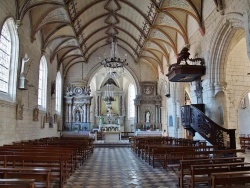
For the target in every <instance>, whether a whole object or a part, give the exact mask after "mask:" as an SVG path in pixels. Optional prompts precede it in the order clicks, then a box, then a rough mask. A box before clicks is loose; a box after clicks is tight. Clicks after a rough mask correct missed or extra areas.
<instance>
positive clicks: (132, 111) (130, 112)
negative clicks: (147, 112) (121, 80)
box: [128, 83, 135, 118]
mask: <svg viewBox="0 0 250 188" xmlns="http://www.w3.org/2000/svg"><path fill="white" fill-rule="evenodd" d="M134 99H135V86H134V84H131V83H130V84H129V86H128V117H129V118H133V117H135V105H134Z"/></svg>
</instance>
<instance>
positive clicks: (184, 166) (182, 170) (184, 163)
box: [177, 157, 245, 187]
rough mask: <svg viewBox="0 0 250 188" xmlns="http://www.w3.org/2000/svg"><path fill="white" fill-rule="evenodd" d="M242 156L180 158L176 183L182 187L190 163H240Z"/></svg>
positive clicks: (189, 168) (242, 160) (188, 171)
mask: <svg viewBox="0 0 250 188" xmlns="http://www.w3.org/2000/svg"><path fill="white" fill-rule="evenodd" d="M244 159H245V158H244V157H230V158H207V159H197V158H195V159H189V160H187V159H185V160H180V166H179V170H178V173H177V175H178V183H179V187H184V182H183V180H184V177H185V176H187V175H191V166H192V165H198V164H199V165H202V164H220V163H240V162H244Z"/></svg>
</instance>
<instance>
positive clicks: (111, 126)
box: [99, 124, 121, 132]
mask: <svg viewBox="0 0 250 188" xmlns="http://www.w3.org/2000/svg"><path fill="white" fill-rule="evenodd" d="M120 130H121V129H120V125H119V124H101V125H99V131H109V132H110V131H114V132H116V131H118V132H120Z"/></svg>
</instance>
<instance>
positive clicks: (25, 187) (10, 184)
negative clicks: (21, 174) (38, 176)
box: [0, 179, 35, 188]
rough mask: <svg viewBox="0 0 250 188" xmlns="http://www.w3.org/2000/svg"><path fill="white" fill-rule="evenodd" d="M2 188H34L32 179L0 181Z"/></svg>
mask: <svg viewBox="0 0 250 188" xmlns="http://www.w3.org/2000/svg"><path fill="white" fill-rule="evenodd" d="M0 187H2V188H17V187H18V188H35V180H34V179H0Z"/></svg>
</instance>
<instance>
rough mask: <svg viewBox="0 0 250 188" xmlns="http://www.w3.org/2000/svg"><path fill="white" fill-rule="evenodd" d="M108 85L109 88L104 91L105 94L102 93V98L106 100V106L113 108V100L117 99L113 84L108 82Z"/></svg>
mask: <svg viewBox="0 0 250 188" xmlns="http://www.w3.org/2000/svg"><path fill="white" fill-rule="evenodd" d="M106 87H107V90H106V91H104V94H103V95H102V100H103V101H104V102H105V104H106V107H107V108H108V109H110V108H112V102H113V101H115V97H114V93H113V91H112V84H111V83H107V84H106Z"/></svg>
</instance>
